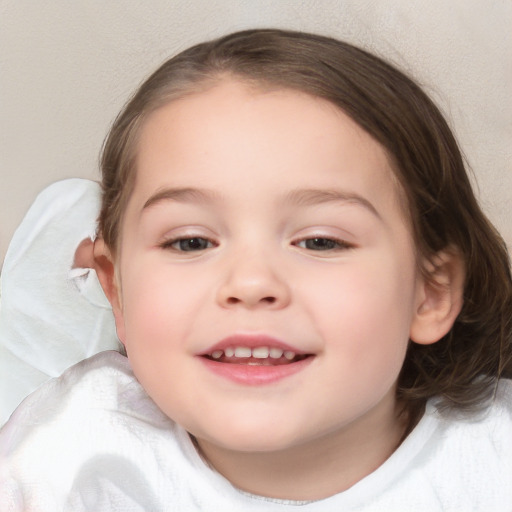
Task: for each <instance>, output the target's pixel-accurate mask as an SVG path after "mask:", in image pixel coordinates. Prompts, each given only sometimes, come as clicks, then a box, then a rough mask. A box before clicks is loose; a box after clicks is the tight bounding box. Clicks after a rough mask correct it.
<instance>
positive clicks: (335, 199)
mask: <svg viewBox="0 0 512 512" xmlns="http://www.w3.org/2000/svg"><path fill="white" fill-rule="evenodd" d="M285 201H286V202H288V203H291V204H294V205H298V206H315V205H318V204H323V203H339V202H342V203H353V204H355V205H359V206H362V207H363V208H365V209H366V210H368V211H369V212H370V213H372V214H373V215H375V216H376V217H377V218H379V219H381V215H380V213H379V212H378V211H377V209H376V208H375V206H373V204H372V203H371V202H370V201H368V199H366V198H364V197H363V196H361V195H359V194H356V193H354V192H345V191H343V190H337V189H298V190H293V191H291V192H290V193H289V194H287V196H286V200H285Z"/></svg>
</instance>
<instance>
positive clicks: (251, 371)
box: [199, 356, 314, 386]
mask: <svg viewBox="0 0 512 512" xmlns="http://www.w3.org/2000/svg"><path fill="white" fill-rule="evenodd" d="M199 359H200V360H201V361H202V363H203V364H204V365H205V366H206V367H207V368H208V370H210V371H211V372H213V373H215V374H217V375H219V376H221V377H224V378H225V379H228V380H231V381H233V382H236V383H237V384H244V385H246V386H263V385H266V384H272V383H274V382H277V381H280V380H282V379H285V378H286V377H290V376H292V375H294V374H296V373H298V372H300V371H302V370H304V369H305V368H306V367H307V366H309V364H310V363H311V362H312V361H313V359H314V357H313V356H310V357H307V358H306V359H302V360H301V361H297V362H296V363H289V364H282V365H278V366H263V365H262V366H258V365H248V364H235V363H219V362H218V361H212V360H211V359H207V358H206V357H199Z"/></svg>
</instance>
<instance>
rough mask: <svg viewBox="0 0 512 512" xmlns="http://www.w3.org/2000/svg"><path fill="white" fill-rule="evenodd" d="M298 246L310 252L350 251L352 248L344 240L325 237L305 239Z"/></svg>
mask: <svg viewBox="0 0 512 512" xmlns="http://www.w3.org/2000/svg"><path fill="white" fill-rule="evenodd" d="M296 245H297V246H298V247H301V248H302V249H308V250H310V251H333V250H342V249H349V248H351V247H352V246H351V245H350V244H349V243H347V242H345V241H344V240H336V239H333V238H325V237H314V238H305V239H304V240H300V241H299V242H297V244H296Z"/></svg>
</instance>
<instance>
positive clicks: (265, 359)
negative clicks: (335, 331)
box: [203, 346, 312, 366]
mask: <svg viewBox="0 0 512 512" xmlns="http://www.w3.org/2000/svg"><path fill="white" fill-rule="evenodd" d="M203 357H205V358H206V359H209V360H211V361H215V362H218V363H227V364H238V365H248V366H282V365H289V364H292V363H297V362H299V361H303V360H304V359H307V358H309V357H312V354H297V353H295V352H293V351H291V350H283V349H280V348H277V347H265V346H262V347H255V348H250V347H243V346H238V347H226V348H225V349H224V350H220V349H219V350H214V351H213V352H211V353H210V354H204V355H203Z"/></svg>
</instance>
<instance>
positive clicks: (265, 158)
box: [134, 80, 402, 206]
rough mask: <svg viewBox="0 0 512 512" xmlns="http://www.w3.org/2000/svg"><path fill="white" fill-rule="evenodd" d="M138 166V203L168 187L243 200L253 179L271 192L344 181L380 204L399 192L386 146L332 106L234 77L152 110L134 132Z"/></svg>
mask: <svg viewBox="0 0 512 512" xmlns="http://www.w3.org/2000/svg"><path fill="white" fill-rule="evenodd" d="M136 167H137V177H136V185H135V190H134V196H136V199H137V200H138V201H139V206H140V202H141V201H144V200H147V198H148V197H149V196H150V195H151V194H154V193H155V192H156V191H157V190H158V189H159V188H165V187H171V186H172V187H190V186H201V187H203V186H204V185H205V184H207V185H211V186H213V187H219V188H221V189H222V190H221V191H224V192H226V193H229V192H230V191H233V192H234V193H237V194H238V195H243V193H244V191H247V190H248V189H250V187H255V186H257V185H258V183H259V182H265V181H266V182H268V183H271V184H272V187H273V189H275V190H278V189H279V187H280V186H282V187H283V188H284V189H286V188H288V189H290V188H293V187H294V186H297V187H300V186H301V182H302V181H304V182H310V183H304V185H307V186H312V185H313V186H315V187H320V188H321V187H332V186H333V184H334V182H336V181H339V179H341V178H342V177H343V179H344V183H343V185H344V186H348V187H349V188H353V189H355V190H357V189H361V190H362V189H366V191H367V192H368V193H370V195H371V194H373V195H375V196H377V195H378V196H380V199H383V198H384V197H387V199H388V200H392V201H395V202H396V200H397V196H400V195H401V194H400V187H399V186H398V183H397V180H396V179H395V177H394V173H393V171H392V169H391V166H390V164H389V159H388V156H387V153H386V151H385V150H384V148H383V147H382V146H381V145H380V144H378V143H377V142H376V141H375V140H374V139H373V138H372V137H370V136H369V135H368V134H367V133H366V132H365V131H364V130H363V129H362V128H361V127H360V126H359V125H357V124H356V123H355V122H354V121H353V120H352V119H351V118H349V117H348V116H347V115H346V114H345V113H343V112H342V111H341V110H340V109H338V108H337V107H336V106H335V105H333V104H332V103H330V102H328V101H326V100H323V99H320V98H316V97H313V96H311V95H309V94H306V93H302V92H298V91H295V90H289V89H260V88H256V87H254V86H248V85H247V84H244V83H241V82H238V81H235V80H224V81H221V82H219V83H217V84H216V85H214V86H212V87H211V88H209V89H206V90H203V91H201V92H198V93H193V94H190V95H187V96H185V97H183V98H181V99H177V100H174V101H172V102H170V103H168V104H167V105H165V106H163V107H161V108H159V109H158V110H156V111H154V112H153V113H151V114H150V115H149V116H148V118H147V119H146V120H145V122H144V124H143V126H142V129H141V132H140V137H139V141H138V147H137V159H136ZM321 171H322V172H321ZM226 182H227V183H226ZM144 198H146V199H144ZM399 202H400V203H401V202H402V201H399Z"/></svg>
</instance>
